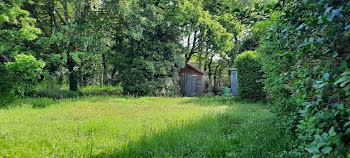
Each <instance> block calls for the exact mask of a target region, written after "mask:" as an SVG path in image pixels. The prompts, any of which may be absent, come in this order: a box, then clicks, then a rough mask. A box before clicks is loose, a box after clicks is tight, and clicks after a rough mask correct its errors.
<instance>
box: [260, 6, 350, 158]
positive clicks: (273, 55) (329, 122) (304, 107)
mask: <svg viewBox="0 0 350 158" xmlns="http://www.w3.org/2000/svg"><path fill="white" fill-rule="evenodd" d="M349 11H350V3H349V2H347V1H339V0H335V1H334V0H322V1H318V0H309V1H301V0H297V1H293V2H290V3H285V6H284V8H283V12H284V14H283V16H281V17H280V20H279V21H280V22H276V23H274V24H273V25H272V27H271V29H270V31H269V33H268V35H267V37H266V40H265V41H264V42H263V43H264V44H263V45H262V46H261V47H260V48H259V49H258V52H259V54H262V58H263V59H262V60H263V62H262V63H264V65H263V69H264V71H265V73H266V80H265V88H266V90H267V92H268V93H269V94H271V95H272V98H273V100H274V103H275V104H276V105H277V106H278V107H279V110H280V112H282V113H289V114H290V115H289V116H290V117H286V118H288V119H287V121H286V122H287V123H288V126H289V125H293V126H290V127H292V129H291V130H293V131H294V129H296V136H297V143H298V144H297V145H296V146H297V148H296V149H295V150H294V151H293V152H291V153H292V154H294V155H295V156H303V157H311V156H313V157H329V156H330V157H346V154H348V153H349V152H350V150H349V147H350V121H349V118H350V109H349V105H350V95H349V89H350V78H349V74H350V65H349V63H350V52H349V43H350V37H349V32H350V23H349V21H350V18H349ZM291 123H292V124H291Z"/></svg>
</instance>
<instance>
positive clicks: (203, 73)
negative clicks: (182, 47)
mask: <svg viewBox="0 0 350 158" xmlns="http://www.w3.org/2000/svg"><path fill="white" fill-rule="evenodd" d="M186 67H189V68H190V69H192V70H194V71H196V72H198V73H200V74H202V75H206V73H205V72H204V71H202V70H200V69H199V68H196V67H195V66H193V65H190V64H186Z"/></svg>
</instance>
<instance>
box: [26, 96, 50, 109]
mask: <svg viewBox="0 0 350 158" xmlns="http://www.w3.org/2000/svg"><path fill="white" fill-rule="evenodd" d="M23 103H24V104H29V105H31V106H32V107H33V108H45V107H48V106H50V105H52V104H55V103H56V101H55V100H53V99H51V98H31V99H24V100H23Z"/></svg>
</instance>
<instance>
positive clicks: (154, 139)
mask: <svg viewBox="0 0 350 158" xmlns="http://www.w3.org/2000/svg"><path fill="white" fill-rule="evenodd" d="M35 102H40V99H24V100H22V101H21V102H18V103H16V104H17V105H21V106H17V107H10V108H9V109H2V110H0V157H3V156H4V157H272V156H276V155H278V154H280V153H282V152H283V151H284V150H286V148H287V147H288V146H289V144H288V138H287V136H286V135H283V134H281V133H280V132H279V131H278V129H277V127H276V125H274V122H273V119H274V117H276V116H275V115H274V114H273V113H272V112H270V110H269V108H268V106H267V105H264V104H251V103H242V102H238V101H235V100H234V99H232V98H214V97H203V98H161V97H142V98H132V97H113V96H112V97H111V96H109V97H103V96H101V97H83V98H78V99H66V100H60V101H56V102H53V103H51V105H50V106H47V107H45V108H33V107H32V106H33V105H32V104H31V103H35ZM43 102H45V100H44V101H43Z"/></svg>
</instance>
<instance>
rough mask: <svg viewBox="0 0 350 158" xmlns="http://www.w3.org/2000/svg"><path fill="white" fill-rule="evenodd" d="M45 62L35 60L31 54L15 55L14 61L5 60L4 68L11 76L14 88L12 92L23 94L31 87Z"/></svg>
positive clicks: (38, 76)
mask: <svg viewBox="0 0 350 158" xmlns="http://www.w3.org/2000/svg"><path fill="white" fill-rule="evenodd" d="M44 66H45V63H44V62H43V61H41V60H36V59H35V58H34V57H33V56H32V55H25V54H20V55H17V56H16V57H15V61H14V62H7V63H6V64H5V68H6V69H7V72H8V73H9V75H10V77H11V78H12V81H11V82H14V83H15V84H16V85H15V86H16V88H15V90H14V92H13V93H14V94H19V95H22V96H23V95H24V94H25V92H26V91H28V90H29V89H31V88H32V86H34V85H35V84H36V83H37V82H38V80H39V79H40V75H42V73H43V71H42V68H43V67H44Z"/></svg>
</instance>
